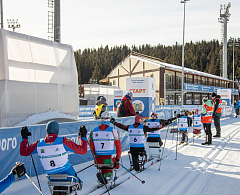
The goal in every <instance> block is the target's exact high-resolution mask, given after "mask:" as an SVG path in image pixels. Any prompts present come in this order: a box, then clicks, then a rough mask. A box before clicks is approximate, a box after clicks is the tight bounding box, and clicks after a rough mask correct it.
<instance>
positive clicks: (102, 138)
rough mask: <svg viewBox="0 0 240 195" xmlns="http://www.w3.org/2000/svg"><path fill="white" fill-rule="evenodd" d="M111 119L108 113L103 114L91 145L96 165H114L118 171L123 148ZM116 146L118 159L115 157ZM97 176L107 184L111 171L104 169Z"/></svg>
mask: <svg viewBox="0 0 240 195" xmlns="http://www.w3.org/2000/svg"><path fill="white" fill-rule="evenodd" d="M110 118H111V117H110V115H109V113H107V112H103V113H102V114H101V120H102V122H101V125H100V126H99V127H95V128H94V129H93V130H92V131H91V132H90V137H89V144H90V147H91V151H92V153H93V155H94V156H95V158H94V160H95V163H96V164H108V165H109V164H112V165H114V168H115V169H118V168H119V160H120V157H121V153H122V147H121V142H120V138H119V133H118V131H117V130H116V129H113V127H110ZM114 145H115V146H116V153H117V154H116V157H113V155H114ZM96 176H97V178H98V180H99V181H100V182H101V183H102V184H107V183H108V180H107V177H109V176H111V170H109V169H102V170H101V172H98V173H97V175H96Z"/></svg>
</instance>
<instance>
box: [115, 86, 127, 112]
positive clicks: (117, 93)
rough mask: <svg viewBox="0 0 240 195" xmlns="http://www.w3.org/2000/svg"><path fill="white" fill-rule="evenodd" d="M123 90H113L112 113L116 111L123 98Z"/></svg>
mask: <svg viewBox="0 0 240 195" xmlns="http://www.w3.org/2000/svg"><path fill="white" fill-rule="evenodd" d="M125 93H126V91H125V90H115V91H114V100H113V102H114V105H113V111H116V110H117V107H118V105H119V104H120V102H121V100H122V98H123V96H124V95H125Z"/></svg>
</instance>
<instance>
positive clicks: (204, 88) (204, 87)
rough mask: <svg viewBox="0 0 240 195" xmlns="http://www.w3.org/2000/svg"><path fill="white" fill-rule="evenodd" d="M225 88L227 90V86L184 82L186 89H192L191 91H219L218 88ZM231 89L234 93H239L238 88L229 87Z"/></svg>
mask: <svg viewBox="0 0 240 195" xmlns="http://www.w3.org/2000/svg"><path fill="white" fill-rule="evenodd" d="M220 89H223V90H226V89H227V88H223V87H213V86H207V85H195V84H190V83H184V90H185V91H191V92H209V93H211V92H215V93H217V91H218V90H220ZM227 90H230V91H231V93H232V94H238V89H227Z"/></svg>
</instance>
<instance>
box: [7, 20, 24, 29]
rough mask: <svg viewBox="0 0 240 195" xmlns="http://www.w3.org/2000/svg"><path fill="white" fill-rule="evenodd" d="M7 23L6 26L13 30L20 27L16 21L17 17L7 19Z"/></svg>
mask: <svg viewBox="0 0 240 195" xmlns="http://www.w3.org/2000/svg"><path fill="white" fill-rule="evenodd" d="M7 23H8V28H12V29H13V32H15V29H16V28H21V25H20V24H19V23H18V19H16V20H14V19H7Z"/></svg>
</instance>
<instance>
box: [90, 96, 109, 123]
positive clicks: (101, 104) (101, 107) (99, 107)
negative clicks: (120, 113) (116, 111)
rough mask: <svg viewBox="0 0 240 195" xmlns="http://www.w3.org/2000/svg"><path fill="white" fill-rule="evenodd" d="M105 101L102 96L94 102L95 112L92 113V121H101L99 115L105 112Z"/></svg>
mask: <svg viewBox="0 0 240 195" xmlns="http://www.w3.org/2000/svg"><path fill="white" fill-rule="evenodd" d="M107 105H108V104H107V100H106V98H105V97H104V96H99V97H98V99H97V102H96V106H95V110H94V112H93V116H94V119H95V120H97V119H101V117H100V116H101V114H102V113H103V112H105V111H107Z"/></svg>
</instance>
